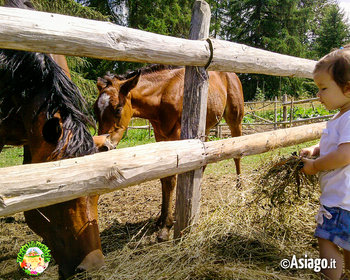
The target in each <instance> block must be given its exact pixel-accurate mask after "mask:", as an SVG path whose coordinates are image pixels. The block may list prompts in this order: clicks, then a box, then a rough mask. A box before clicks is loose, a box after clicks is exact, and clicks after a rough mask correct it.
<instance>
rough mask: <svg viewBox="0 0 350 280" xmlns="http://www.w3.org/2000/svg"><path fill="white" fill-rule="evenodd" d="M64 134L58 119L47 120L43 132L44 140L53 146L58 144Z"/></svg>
mask: <svg viewBox="0 0 350 280" xmlns="http://www.w3.org/2000/svg"><path fill="white" fill-rule="evenodd" d="M62 132H63V131H62V125H61V122H60V119H59V118H57V117H53V118H51V119H49V120H47V121H46V123H45V124H44V127H43V130H42V134H43V137H44V140H45V141H46V142H48V143H51V144H57V142H58V140H59V139H60V138H61V135H62Z"/></svg>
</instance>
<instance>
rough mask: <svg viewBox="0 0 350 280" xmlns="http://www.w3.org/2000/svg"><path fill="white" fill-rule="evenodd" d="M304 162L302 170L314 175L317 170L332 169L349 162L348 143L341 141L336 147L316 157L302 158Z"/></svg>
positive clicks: (349, 151) (349, 144)
mask: <svg viewBox="0 0 350 280" xmlns="http://www.w3.org/2000/svg"><path fill="white" fill-rule="evenodd" d="M302 160H303V162H304V167H303V169H302V170H303V172H304V173H306V174H309V175H314V174H316V173H318V172H319V171H326V170H332V169H336V168H341V167H344V166H345V165H348V164H350V143H343V144H340V145H339V146H338V149H337V150H335V151H333V152H331V153H329V154H327V155H325V156H323V157H319V158H317V159H307V158H303V159H302Z"/></svg>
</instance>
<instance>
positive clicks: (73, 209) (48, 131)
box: [0, 50, 104, 278]
mask: <svg viewBox="0 0 350 280" xmlns="http://www.w3.org/2000/svg"><path fill="white" fill-rule="evenodd" d="M0 77H1V79H0V98H1V101H2V102H1V103H0V131H2V130H3V129H1V127H2V126H3V124H4V122H1V120H2V119H4V120H6V121H7V122H9V123H10V122H11V118H12V117H13V118H14V119H15V120H16V121H18V122H19V126H18V127H20V128H21V131H20V134H25V135H23V138H25V141H24V143H22V144H25V145H26V146H25V147H26V149H25V163H38V162H46V161H53V160H59V159H64V158H71V157H77V156H84V155H88V154H92V153H94V152H96V151H97V149H96V146H95V145H94V142H93V138H92V136H91V134H90V132H89V130H88V127H87V125H88V124H89V123H91V124H92V122H91V121H90V119H89V118H88V117H87V116H86V114H85V113H83V112H86V110H85V107H84V101H83V98H82V96H81V94H80V92H79V90H78V88H77V87H76V86H75V85H74V84H73V83H72V82H71V81H70V79H69V78H68V77H67V76H66V74H65V73H64V71H63V70H62V69H61V68H60V67H59V66H57V64H56V63H55V62H54V61H53V60H52V59H51V58H50V57H49V56H48V55H44V54H39V53H31V52H22V51H12V50H0ZM2 114H3V115H2ZM5 123H6V122H5ZM13 129H14V130H15V128H13ZM0 137H1V133H0ZM97 200H98V196H88V197H81V198H78V199H74V200H71V201H67V202H63V203H59V204H55V205H51V206H47V207H43V208H39V209H35V210H30V211H26V212H24V216H25V219H26V222H27V224H28V226H29V227H30V228H31V229H32V230H33V231H34V232H35V233H37V234H38V235H40V236H41V237H42V238H43V239H44V242H45V243H46V244H47V245H48V247H49V248H50V250H51V254H52V256H53V257H54V259H55V260H56V262H57V263H58V265H59V271H60V274H61V275H62V276H63V277H64V278H68V277H69V276H71V275H73V274H74V273H75V272H77V271H84V270H90V269H93V268H97V267H100V266H102V265H103V264H104V258H103V255H102V249H101V242H100V237H99V229H98V224H97V219H98V217H97Z"/></svg>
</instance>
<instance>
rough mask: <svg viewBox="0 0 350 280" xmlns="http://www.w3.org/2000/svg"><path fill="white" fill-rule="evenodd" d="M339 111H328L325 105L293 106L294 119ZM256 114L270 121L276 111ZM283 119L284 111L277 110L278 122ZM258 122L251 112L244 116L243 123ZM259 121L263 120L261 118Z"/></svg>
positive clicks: (272, 119) (288, 118)
mask: <svg viewBox="0 0 350 280" xmlns="http://www.w3.org/2000/svg"><path fill="white" fill-rule="evenodd" d="M336 112H337V111H336V110H335V111H328V110H327V109H325V108H324V106H317V107H305V106H296V107H294V108H293V120H299V119H308V118H314V117H321V116H327V115H332V114H335V113H336ZM255 115H257V116H259V117H261V118H264V119H266V120H269V121H274V119H275V113H274V111H273V110H266V111H257V112H255ZM289 120H290V107H288V108H287V121H289ZM281 121H283V113H282V112H281V111H278V112H277V122H281ZM255 122H257V120H256V118H255V117H254V116H252V115H250V114H246V115H245V116H244V117H243V123H255ZM259 122H261V121H260V120H259Z"/></svg>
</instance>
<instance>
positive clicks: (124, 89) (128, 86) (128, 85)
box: [120, 70, 141, 96]
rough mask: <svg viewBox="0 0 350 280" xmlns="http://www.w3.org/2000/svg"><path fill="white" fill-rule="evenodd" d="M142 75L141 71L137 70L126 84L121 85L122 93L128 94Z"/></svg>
mask: <svg viewBox="0 0 350 280" xmlns="http://www.w3.org/2000/svg"><path fill="white" fill-rule="evenodd" d="M140 75H141V71H140V70H137V72H136V75H135V76H133V77H131V78H130V79H128V80H126V82H125V83H124V84H122V85H121V87H120V93H121V94H123V95H124V96H127V95H128V94H129V92H130V91H131V90H132V89H133V88H134V87H136V85H137V83H138V82H139V78H140Z"/></svg>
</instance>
